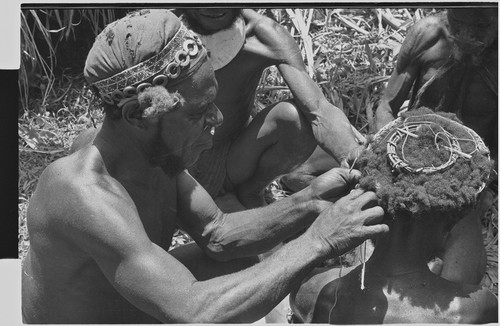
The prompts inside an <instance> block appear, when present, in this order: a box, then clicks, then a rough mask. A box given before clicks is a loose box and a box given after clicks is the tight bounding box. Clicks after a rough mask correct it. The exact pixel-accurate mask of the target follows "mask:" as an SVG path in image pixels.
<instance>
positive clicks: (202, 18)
mask: <svg viewBox="0 0 500 326" xmlns="http://www.w3.org/2000/svg"><path fill="white" fill-rule="evenodd" d="M240 14H241V9H224V8H204V9H186V10H185V11H184V15H185V16H186V20H187V21H188V23H189V27H190V28H191V29H192V30H193V31H195V32H196V33H198V34H201V35H211V34H214V33H216V32H218V31H221V30H224V29H227V28H229V27H231V25H233V23H234V22H235V21H236V19H237V18H238V16H239V15H240Z"/></svg>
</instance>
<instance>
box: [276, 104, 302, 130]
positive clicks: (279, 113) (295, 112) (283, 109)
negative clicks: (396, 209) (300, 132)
mask: <svg viewBox="0 0 500 326" xmlns="http://www.w3.org/2000/svg"><path fill="white" fill-rule="evenodd" d="M270 116H271V118H272V119H273V120H274V121H275V122H276V124H277V125H282V126H283V125H284V126H294V127H296V128H297V129H302V128H304V127H310V125H309V123H308V122H307V119H306V118H305V116H304V114H303V113H302V112H300V110H299V109H298V107H297V106H296V105H295V103H294V102H292V101H285V102H280V103H278V104H276V105H275V106H274V107H273V108H272V109H271V112H270ZM306 129H307V128H306ZM309 129H310V128H309Z"/></svg>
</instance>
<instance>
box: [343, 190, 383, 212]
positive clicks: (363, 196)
mask: <svg viewBox="0 0 500 326" xmlns="http://www.w3.org/2000/svg"><path fill="white" fill-rule="evenodd" d="M349 196H350V197H349V198H350V199H351V200H352V201H354V202H355V203H356V204H357V205H358V207H359V208H364V207H365V206H367V205H368V204H369V203H371V202H373V203H372V205H373V204H374V203H376V202H377V195H375V193H374V192H373V191H366V190H364V189H362V188H356V189H353V190H351V192H350V193H349Z"/></svg>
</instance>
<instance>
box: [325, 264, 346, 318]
mask: <svg viewBox="0 0 500 326" xmlns="http://www.w3.org/2000/svg"><path fill="white" fill-rule="evenodd" d="M339 261H340V269H339V277H338V278H339V279H340V278H341V277H342V269H343V268H344V264H343V263H342V256H339ZM338 290H339V287H338V286H337V287H336V288H335V301H334V302H333V305H332V307H331V308H330V312H329V313H328V324H331V323H332V322H331V320H332V312H333V308H335V306H336V305H337V299H338V296H337V293H338Z"/></svg>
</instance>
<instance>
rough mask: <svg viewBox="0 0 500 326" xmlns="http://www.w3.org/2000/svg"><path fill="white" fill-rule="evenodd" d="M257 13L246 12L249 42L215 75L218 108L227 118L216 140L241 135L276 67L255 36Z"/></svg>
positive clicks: (267, 51)
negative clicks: (266, 76) (264, 78)
mask: <svg viewBox="0 0 500 326" xmlns="http://www.w3.org/2000/svg"><path fill="white" fill-rule="evenodd" d="M255 15H257V14H256V13H251V17H249V16H248V13H245V10H244V11H243V18H244V19H245V24H246V26H245V29H246V40H245V44H244V45H243V48H242V49H241V51H240V52H238V54H237V55H236V57H235V58H234V59H233V60H232V61H231V62H230V63H229V64H227V65H226V66H224V67H222V68H221V69H219V70H217V71H216V72H215V76H216V79H217V81H218V83H219V91H218V92H217V98H216V100H215V103H216V105H217V106H218V107H219V110H220V111H221V112H222V114H223V116H224V123H223V124H222V125H221V126H220V127H218V128H217V133H216V135H215V140H216V141H221V140H224V139H231V138H233V137H235V136H236V135H238V134H239V133H240V132H241V130H242V128H243V127H244V126H245V124H246V123H247V121H248V119H249V117H250V114H251V113H252V108H253V100H254V96H255V92H256V90H257V86H258V85H259V82H260V78H261V75H262V72H263V71H264V69H265V68H267V67H269V66H271V65H273V64H275V62H273V61H272V59H271V58H272V55H273V54H272V53H271V52H270V50H269V49H268V48H267V47H266V46H265V45H264V44H262V42H261V41H260V40H259V39H258V38H257V36H256V35H255V21H254V19H253V16H255Z"/></svg>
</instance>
